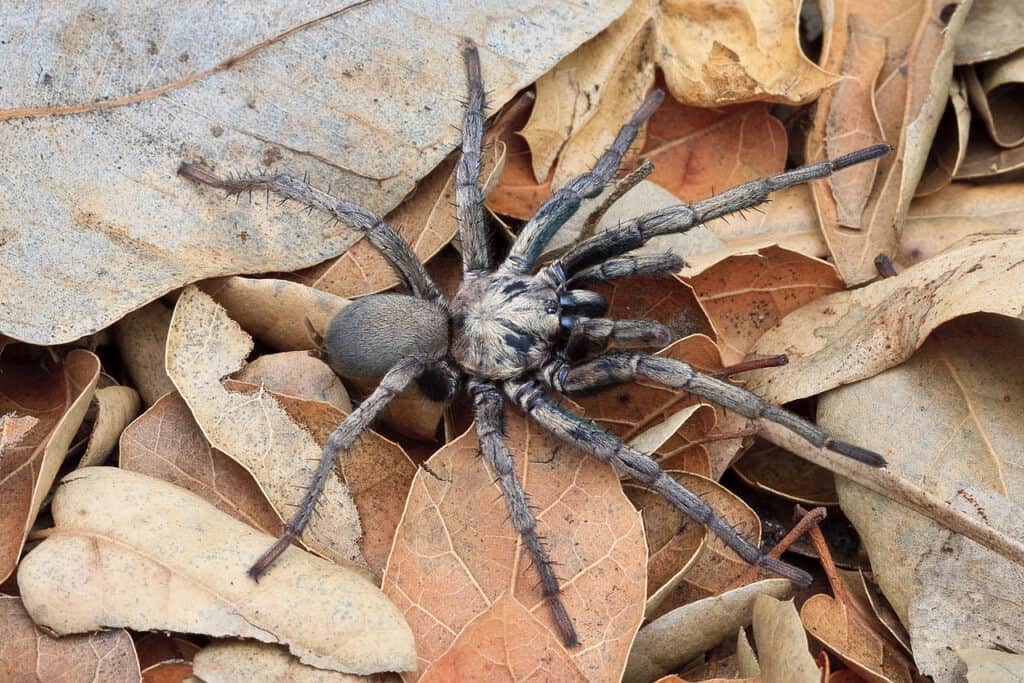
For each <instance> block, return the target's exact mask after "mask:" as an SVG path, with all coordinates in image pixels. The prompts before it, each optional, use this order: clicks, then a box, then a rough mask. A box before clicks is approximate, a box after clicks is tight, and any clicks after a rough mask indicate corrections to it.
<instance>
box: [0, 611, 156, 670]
mask: <svg viewBox="0 0 1024 683" xmlns="http://www.w3.org/2000/svg"><path fill="white" fill-rule="evenodd" d="M0 678H2V679H3V680H5V681H66V683H91V682H93V681H103V682H104V683H106V682H109V683H118V682H120V681H123V682H124V683H130V682H134V683H137V682H138V681H139V680H140V673H139V661H138V659H136V657H135V647H134V646H133V645H132V638H131V636H130V635H128V632H127V631H125V630H124V629H117V630H114V631H102V632H99V633H90V634H87V635H81V636H68V637H65V638H55V637H53V636H52V635H50V634H48V633H47V632H46V631H44V630H43V629H41V628H39V627H38V626H36V625H35V624H33V623H32V619H30V618H29V615H28V614H27V613H26V612H25V608H24V607H23V606H22V604H21V600H20V599H19V598H17V597H15V596H13V595H0Z"/></svg>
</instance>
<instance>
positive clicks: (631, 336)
mask: <svg viewBox="0 0 1024 683" xmlns="http://www.w3.org/2000/svg"><path fill="white" fill-rule="evenodd" d="M560 322H561V324H562V326H563V327H567V328H569V330H570V331H569V340H568V342H567V343H566V353H567V354H568V355H569V356H570V357H575V356H577V355H578V354H579V353H581V352H582V353H587V352H590V353H592V352H594V351H601V350H603V349H604V348H605V347H607V346H608V344H609V343H611V342H613V341H616V342H628V343H632V344H641V345H643V346H656V347H658V348H661V347H663V346H668V344H669V342H671V341H672V333H671V332H669V329H668V328H667V327H665V326H664V325H662V324H661V323H659V322H658V321H656V320H612V319H611V318H574V317H572V316H568V315H563V316H562V317H561V320H560Z"/></svg>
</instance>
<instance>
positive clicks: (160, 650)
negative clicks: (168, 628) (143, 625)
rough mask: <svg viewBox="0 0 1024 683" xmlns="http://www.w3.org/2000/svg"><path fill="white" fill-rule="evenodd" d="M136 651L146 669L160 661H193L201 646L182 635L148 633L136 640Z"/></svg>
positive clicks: (140, 662)
mask: <svg viewBox="0 0 1024 683" xmlns="http://www.w3.org/2000/svg"><path fill="white" fill-rule="evenodd" d="M135 651H136V652H137V653H138V655H139V666H140V667H142V669H143V670H145V669H148V668H150V667H151V666H154V665H156V664H159V663H160V662H169V661H185V662H191V661H192V658H193V657H194V656H195V654H196V652H198V651H199V646H198V645H196V644H195V643H193V642H191V641H189V640H185V639H184V638H182V637H181V636H172V635H170V634H166V633H146V634H144V635H142V637H140V638H138V639H137V640H136V641H135Z"/></svg>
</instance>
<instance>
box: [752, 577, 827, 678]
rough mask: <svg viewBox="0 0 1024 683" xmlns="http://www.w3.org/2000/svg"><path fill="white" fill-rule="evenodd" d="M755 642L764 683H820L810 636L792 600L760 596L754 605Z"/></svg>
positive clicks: (819, 673) (819, 674)
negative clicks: (808, 643) (810, 647)
mask: <svg viewBox="0 0 1024 683" xmlns="http://www.w3.org/2000/svg"><path fill="white" fill-rule="evenodd" d="M753 622H754V640H755V641H756V642H757V653H758V663H759V664H760V665H761V678H762V679H763V680H764V683H818V682H819V681H820V680H821V672H820V671H819V670H818V666H817V665H816V664H815V663H814V658H813V657H811V653H810V652H808V651H807V635H806V634H805V633H804V627H803V625H801V623H800V617H799V616H798V615H797V613H796V607H794V606H793V601H792V600H787V601H785V602H783V601H781V600H777V599H776V598H773V597H772V596H770V595H766V594H763V593H762V594H761V595H758V596H757V599H756V600H755V602H754V618H753Z"/></svg>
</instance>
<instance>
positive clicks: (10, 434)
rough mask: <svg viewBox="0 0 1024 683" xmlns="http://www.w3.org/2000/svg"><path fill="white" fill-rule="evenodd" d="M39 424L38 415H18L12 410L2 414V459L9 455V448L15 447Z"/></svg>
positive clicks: (0, 452) (0, 433)
mask: <svg viewBox="0 0 1024 683" xmlns="http://www.w3.org/2000/svg"><path fill="white" fill-rule="evenodd" d="M37 424H39V418H38V417H32V416H31V415H18V413H17V412H16V411H13V410H12V411H11V412H9V413H7V414H6V415H0V459H3V457H4V456H5V455H7V449H9V448H14V447H15V446H17V445H18V444H19V443H21V442H22V440H23V439H24V438H25V437H26V436H28V434H29V432H31V431H32V430H33V429H34V428H35V426H36V425H37Z"/></svg>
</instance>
